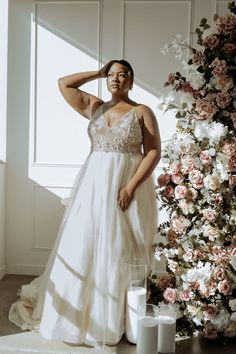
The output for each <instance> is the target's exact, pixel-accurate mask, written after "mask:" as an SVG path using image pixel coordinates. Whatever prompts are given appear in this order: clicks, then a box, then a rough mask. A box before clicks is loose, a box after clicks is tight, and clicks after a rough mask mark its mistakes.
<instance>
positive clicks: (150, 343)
mask: <svg viewBox="0 0 236 354" xmlns="http://www.w3.org/2000/svg"><path fill="white" fill-rule="evenodd" d="M157 333H158V319H157V318H154V317H151V316H144V317H140V318H139V319H138V338H137V352H136V353H137V354H157Z"/></svg>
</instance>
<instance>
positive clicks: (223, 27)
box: [215, 14, 236, 34]
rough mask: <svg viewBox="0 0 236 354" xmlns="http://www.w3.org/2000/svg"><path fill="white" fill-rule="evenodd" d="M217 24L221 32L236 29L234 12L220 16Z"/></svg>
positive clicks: (216, 21)
mask: <svg viewBox="0 0 236 354" xmlns="http://www.w3.org/2000/svg"><path fill="white" fill-rule="evenodd" d="M215 25H216V28H217V30H218V32H219V33H224V34H225V33H230V32H232V31H235V29H236V17H235V16H234V15H232V14H227V15H224V16H219V17H218V18H217V19H216V20H215Z"/></svg>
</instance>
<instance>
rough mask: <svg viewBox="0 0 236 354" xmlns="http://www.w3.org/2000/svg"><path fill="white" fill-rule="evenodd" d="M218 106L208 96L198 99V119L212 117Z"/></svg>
mask: <svg viewBox="0 0 236 354" xmlns="http://www.w3.org/2000/svg"><path fill="white" fill-rule="evenodd" d="M218 110H219V109H218V107H217V106H216V105H215V103H214V101H211V100H209V99H207V98H199V99H197V100H196V111H197V112H198V113H199V114H198V116H196V117H195V118H196V119H200V120H201V119H211V118H212V117H213V116H214V115H215V114H216V112H217V111H218Z"/></svg>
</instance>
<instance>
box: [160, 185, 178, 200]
mask: <svg viewBox="0 0 236 354" xmlns="http://www.w3.org/2000/svg"><path fill="white" fill-rule="evenodd" d="M174 191H175V189H174V187H173V186H172V185H171V184H168V185H167V186H166V187H165V189H164V190H163V192H162V195H163V197H166V198H170V197H171V196H172V195H173V194H174Z"/></svg>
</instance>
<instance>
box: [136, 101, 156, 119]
mask: <svg viewBox="0 0 236 354" xmlns="http://www.w3.org/2000/svg"><path fill="white" fill-rule="evenodd" d="M135 109H136V112H137V115H138V118H140V119H141V120H143V119H144V118H145V117H146V116H152V117H155V114H154V112H153V111H152V109H151V108H150V107H149V106H147V105H145V104H142V103H137V105H136V106H135Z"/></svg>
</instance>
